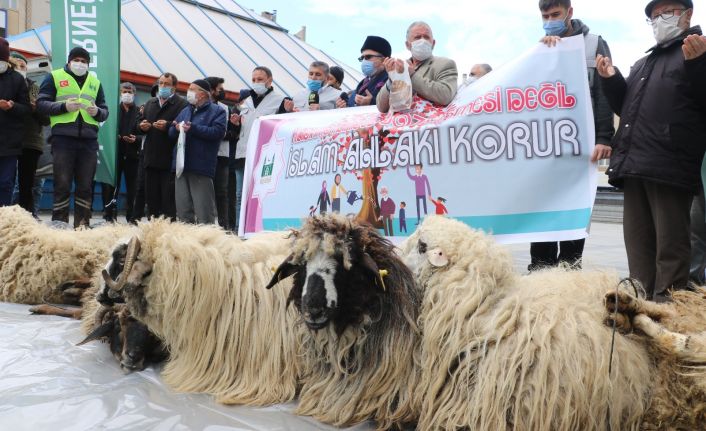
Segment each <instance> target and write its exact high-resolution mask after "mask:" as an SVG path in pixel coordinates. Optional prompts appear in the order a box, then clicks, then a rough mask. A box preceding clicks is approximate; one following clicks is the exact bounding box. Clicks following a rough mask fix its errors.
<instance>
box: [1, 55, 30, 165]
mask: <svg viewBox="0 0 706 431" xmlns="http://www.w3.org/2000/svg"><path fill="white" fill-rule="evenodd" d="M0 100H12V101H13V102H14V103H15V105H14V106H13V107H12V109H10V110H8V111H3V110H2V109H0V157H4V156H18V155H20V154H21V153H22V139H23V137H24V119H25V117H27V116H28V115H30V113H31V112H32V109H31V108H30V105H29V92H28V91H27V83H26V82H25V79H24V78H23V77H22V75H20V74H19V73H17V72H15V71H14V70H12V69H7V71H6V72H5V73H3V74H0Z"/></svg>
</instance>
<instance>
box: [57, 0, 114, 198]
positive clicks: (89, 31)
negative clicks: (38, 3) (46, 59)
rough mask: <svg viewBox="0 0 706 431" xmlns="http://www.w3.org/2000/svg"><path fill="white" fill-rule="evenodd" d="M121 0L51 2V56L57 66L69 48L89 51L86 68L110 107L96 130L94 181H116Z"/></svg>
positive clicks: (62, 64) (64, 58)
mask: <svg viewBox="0 0 706 431" xmlns="http://www.w3.org/2000/svg"><path fill="white" fill-rule="evenodd" d="M120 3H121V1H120V0H110V1H102V0H56V1H52V2H51V45H52V52H51V60H52V67H53V68H54V69H58V68H60V67H63V66H64V65H65V64H66V61H67V58H66V56H67V55H68V52H69V51H70V50H71V49H72V48H74V47H76V46H81V47H83V48H85V49H86V50H87V51H88V52H89V53H90V54H91V64H90V65H89V70H90V71H91V72H94V73H95V74H96V76H98V79H99V80H100V82H101V85H102V86H103V92H104V93H105V101H106V105H107V106H108V110H109V111H110V115H109V116H108V120H107V121H105V122H104V123H103V124H102V125H101V128H100V131H99V132H98V146H99V151H98V165H97V167H96V177H95V179H96V181H99V182H102V183H108V184H112V185H115V183H116V181H115V174H116V157H117V136H118V108H119V94H118V93H119V91H120Z"/></svg>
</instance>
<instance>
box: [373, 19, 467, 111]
mask: <svg viewBox="0 0 706 431" xmlns="http://www.w3.org/2000/svg"><path fill="white" fill-rule="evenodd" d="M405 45H406V46H407V49H408V50H410V52H411V53H412V58H410V59H409V60H407V61H406V62H404V61H403V60H400V59H395V58H387V59H385V61H384V62H383V64H384V66H385V70H386V71H387V73H390V72H392V71H393V70H397V72H399V73H401V72H402V71H403V70H404V68H405V67H407V68H408V69H409V75H410V77H411V79H412V91H413V92H414V93H415V94H417V95H418V96H419V97H421V98H424V99H426V100H428V101H430V102H433V103H436V104H438V105H444V106H446V105H448V104H449V103H451V101H452V100H453V98H454V97H455V96H456V90H457V89H458V71H457V70H456V62H454V61H453V60H451V59H449V58H444V57H436V56H434V55H432V51H433V49H434V46H435V45H436V40H434V35H433V34H432V32H431V27H429V24H427V23H425V22H421V21H417V22H413V23H412V24H411V25H410V26H409V28H408V29H407V42H405ZM390 85H391V83H390V81H389V80H388V81H387V83H386V84H385V85H384V86H383V88H382V89H381V90H380V92H379V93H378V96H377V107H378V110H379V111H380V112H387V111H389V110H390Z"/></svg>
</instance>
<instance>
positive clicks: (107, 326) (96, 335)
mask: <svg viewBox="0 0 706 431" xmlns="http://www.w3.org/2000/svg"><path fill="white" fill-rule="evenodd" d="M113 325H114V322H113V321H112V320H110V321H108V322H106V323H104V324H102V325H100V326H99V327H97V328H96V329H94V330H93V331H92V332H91V333H90V334H88V336H87V337H86V338H84V339H83V341H81V342H80V343H78V344H77V346H83V345H84V344H86V343H89V342H91V341H95V340H98V339H101V338H103V337H105V336H107V335H108V334H110V332H111V331H112V330H113Z"/></svg>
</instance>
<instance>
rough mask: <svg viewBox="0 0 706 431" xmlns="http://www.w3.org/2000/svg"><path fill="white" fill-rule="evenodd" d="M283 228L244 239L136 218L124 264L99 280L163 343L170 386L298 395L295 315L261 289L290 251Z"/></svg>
mask: <svg viewBox="0 0 706 431" xmlns="http://www.w3.org/2000/svg"><path fill="white" fill-rule="evenodd" d="M285 236H286V235H285V234H262V235H258V236H256V237H254V238H252V239H250V240H248V241H241V240H240V239H238V238H237V237H235V236H232V235H226V234H225V233H224V232H223V231H222V230H220V229H219V228H217V227H215V226H192V225H185V224H180V223H170V222H167V221H164V220H157V221H152V222H151V223H149V224H143V225H140V231H139V234H138V236H137V237H135V238H134V239H133V240H131V244H130V246H129V248H130V250H131V251H129V252H128V254H127V257H126V259H125V270H124V271H123V272H122V274H121V275H119V276H118V277H117V280H115V281H111V278H106V284H107V285H108V286H109V287H111V288H112V290H114V291H118V292H120V294H121V295H122V296H123V297H124V298H125V302H126V304H127V306H128V308H129V309H130V312H131V314H132V315H133V316H134V317H135V318H137V319H138V320H140V321H142V322H143V323H145V324H146V325H147V327H148V328H149V329H150V330H151V331H152V332H154V333H155V334H156V335H157V336H158V337H159V338H160V339H162V340H163V341H164V342H165V344H166V345H167V348H168V349H169V351H170V360H169V361H168V362H167V363H166V365H165V367H164V369H163V371H162V377H163V379H164V382H165V383H166V384H167V385H169V386H170V387H171V388H172V389H174V390H176V391H179V392H202V393H208V394H213V395H215V396H216V400H217V401H218V402H221V403H226V404H247V405H267V404H273V403H281V402H286V401H291V400H293V399H294V398H295V396H296V391H297V376H298V369H297V363H298V360H297V348H298V346H297V340H296V336H295V335H294V331H295V325H294V322H295V320H296V314H295V312H294V311H293V310H288V309H287V297H286V293H284V292H281V293H277V294H275V295H272V294H270V293H269V292H267V291H266V290H265V286H266V285H267V282H268V281H269V279H270V277H271V276H272V272H273V269H272V268H274V267H275V266H276V265H278V264H279V263H280V262H281V261H282V260H283V259H284V258H285V257H286V255H287V254H288V253H289V241H288V240H287V239H286V238H285Z"/></svg>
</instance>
